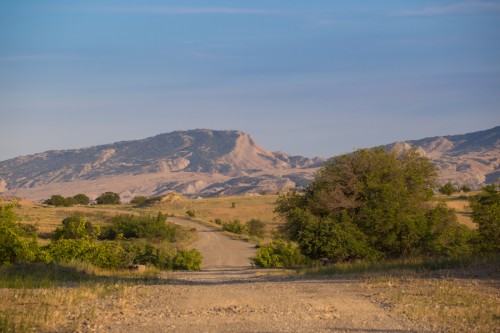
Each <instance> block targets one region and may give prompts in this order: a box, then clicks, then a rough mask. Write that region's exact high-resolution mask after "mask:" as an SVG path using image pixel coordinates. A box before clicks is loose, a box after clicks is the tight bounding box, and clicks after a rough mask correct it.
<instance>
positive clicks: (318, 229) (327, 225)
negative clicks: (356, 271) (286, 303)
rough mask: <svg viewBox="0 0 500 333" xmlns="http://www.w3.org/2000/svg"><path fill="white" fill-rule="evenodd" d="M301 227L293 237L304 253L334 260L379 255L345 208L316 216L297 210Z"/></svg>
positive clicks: (375, 256) (367, 257) (315, 257)
mask: <svg viewBox="0 0 500 333" xmlns="http://www.w3.org/2000/svg"><path fill="white" fill-rule="evenodd" d="M297 213H299V214H300V216H296V217H295V218H297V219H300V220H301V224H302V225H301V228H300V232H299V233H298V235H297V237H296V239H297V241H298V243H299V247H300V250H301V252H302V253H303V254H305V255H307V256H308V257H310V258H311V259H320V258H328V259H330V260H332V261H334V262H339V261H349V260H357V259H377V258H380V257H381V256H382V255H381V253H379V252H378V251H377V250H375V249H373V248H372V247H370V245H369V239H368V237H367V236H366V235H365V234H364V233H363V232H361V230H360V229H359V228H358V227H357V226H356V225H355V224H354V223H353V222H352V219H351V217H350V216H349V215H347V214H346V213H345V212H341V213H338V214H331V215H329V216H324V217H321V216H315V215H313V214H311V213H310V212H308V211H297Z"/></svg>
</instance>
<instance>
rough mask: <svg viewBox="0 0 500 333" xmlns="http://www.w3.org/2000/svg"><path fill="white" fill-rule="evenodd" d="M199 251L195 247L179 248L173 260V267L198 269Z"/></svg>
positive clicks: (200, 257) (199, 263)
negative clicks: (189, 248) (187, 249)
mask: <svg viewBox="0 0 500 333" xmlns="http://www.w3.org/2000/svg"><path fill="white" fill-rule="evenodd" d="M201 260H202V256H201V253H200V252H199V251H198V250H196V249H191V250H189V251H186V250H181V251H179V252H178V253H177V255H176V256H175V257H174V260H173V268H174V269H180V270H189V271H199V270H200V269H201Z"/></svg>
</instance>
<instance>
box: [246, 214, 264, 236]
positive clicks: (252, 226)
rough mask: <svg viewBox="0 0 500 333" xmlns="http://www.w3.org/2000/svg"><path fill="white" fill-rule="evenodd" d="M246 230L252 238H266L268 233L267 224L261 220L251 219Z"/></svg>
mask: <svg viewBox="0 0 500 333" xmlns="http://www.w3.org/2000/svg"><path fill="white" fill-rule="evenodd" d="M246 229H247V230H248V234H249V235H250V236H255V237H259V238H261V237H264V234H265V231H266V224H265V223H264V222H262V221H261V220H257V219H251V220H250V221H248V222H247V223H246Z"/></svg>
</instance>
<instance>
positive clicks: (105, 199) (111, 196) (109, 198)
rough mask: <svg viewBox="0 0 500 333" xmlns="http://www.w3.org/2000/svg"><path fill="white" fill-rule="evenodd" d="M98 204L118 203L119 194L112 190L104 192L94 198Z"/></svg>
mask: <svg viewBox="0 0 500 333" xmlns="http://www.w3.org/2000/svg"><path fill="white" fill-rule="evenodd" d="M96 202H97V204H98V205H119V204H120V203H121V202H120V195H119V194H118V193H114V192H104V193H103V194H101V195H100V196H99V197H97V198H96Z"/></svg>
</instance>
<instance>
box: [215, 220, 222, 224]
mask: <svg viewBox="0 0 500 333" xmlns="http://www.w3.org/2000/svg"><path fill="white" fill-rule="evenodd" d="M214 222H215V224H218V225H222V220H221V219H215V220H214Z"/></svg>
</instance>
